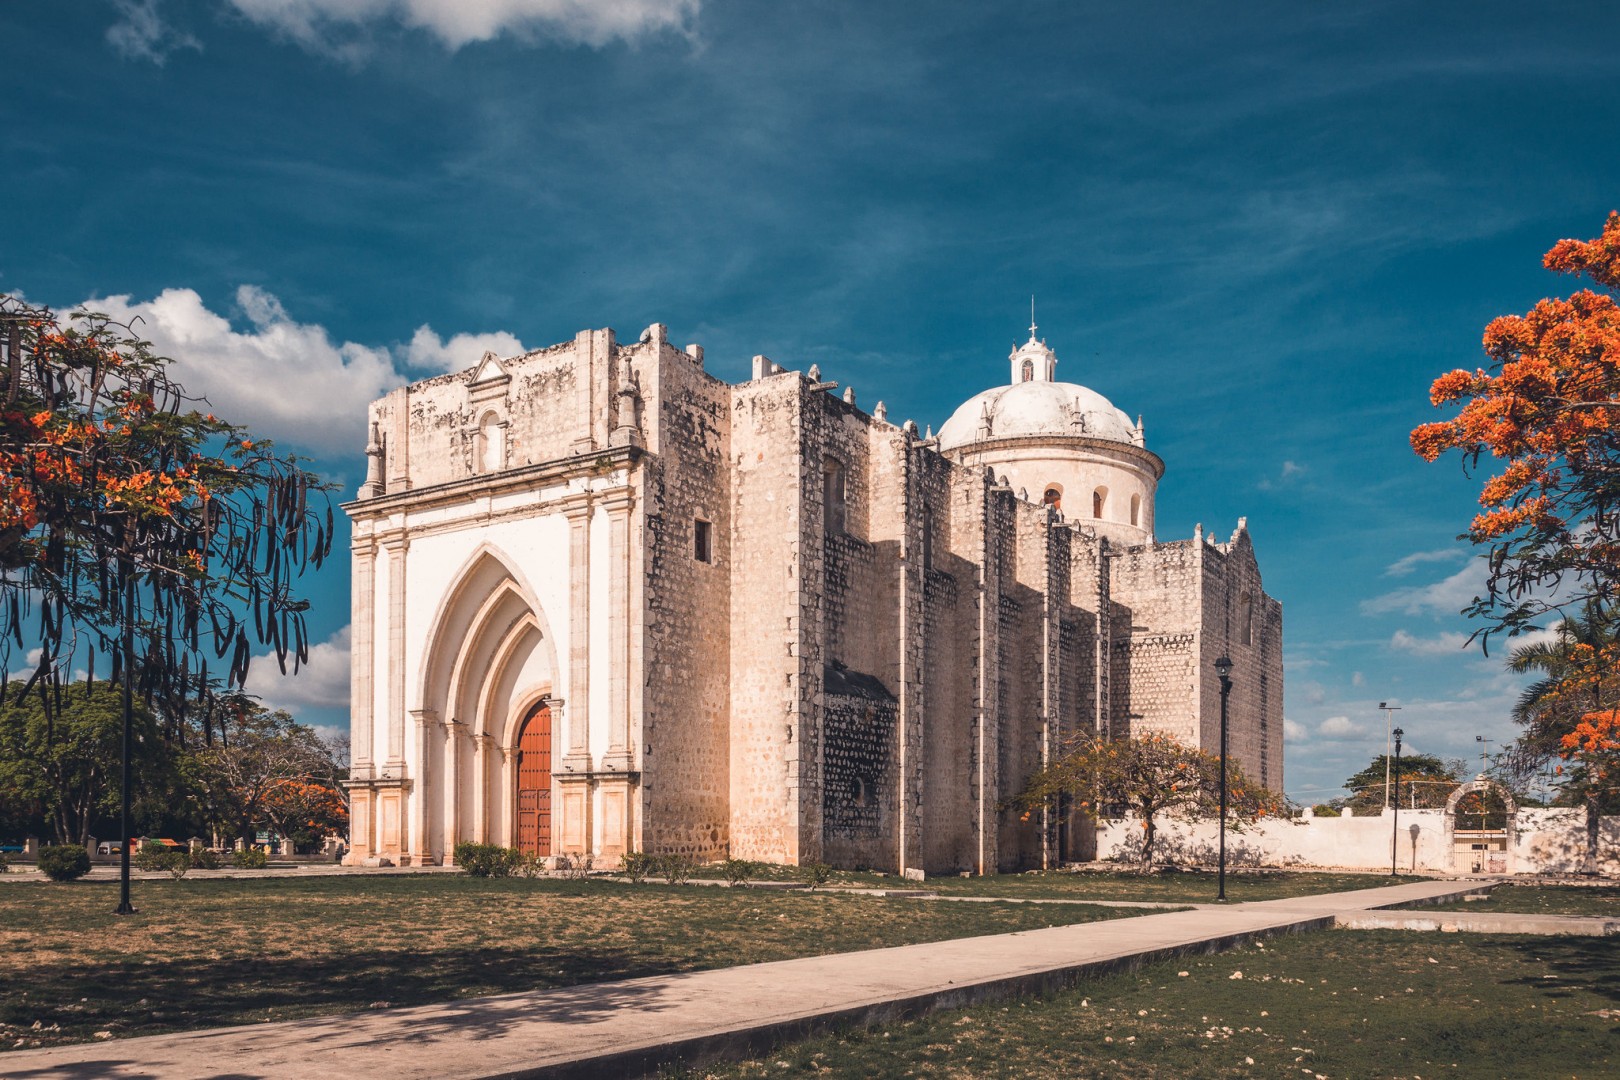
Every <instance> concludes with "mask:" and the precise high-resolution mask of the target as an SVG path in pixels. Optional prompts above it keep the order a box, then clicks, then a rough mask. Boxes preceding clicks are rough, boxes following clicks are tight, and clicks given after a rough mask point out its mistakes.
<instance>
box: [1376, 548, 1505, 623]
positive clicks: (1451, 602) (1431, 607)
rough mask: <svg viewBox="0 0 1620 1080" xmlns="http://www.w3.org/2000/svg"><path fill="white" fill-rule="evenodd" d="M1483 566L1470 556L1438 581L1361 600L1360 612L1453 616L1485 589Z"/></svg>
mask: <svg viewBox="0 0 1620 1080" xmlns="http://www.w3.org/2000/svg"><path fill="white" fill-rule="evenodd" d="M1486 573H1487V568H1486V566H1485V562H1484V560H1483V559H1470V560H1469V562H1468V565H1467V566H1465V567H1463V568H1462V569H1461V570H1458V571H1457V572H1456V573H1455V574H1452V575H1451V576H1450V577H1448V578H1445V579H1444V580H1442V581H1436V582H1434V583H1433V584H1430V585H1411V586H1408V587H1406V588H1402V589H1395V590H1393V591H1391V592H1387V593H1384V594H1382V595H1381V596H1375V597H1373V598H1372V599H1370V600H1363V601H1362V602H1361V613H1362V614H1363V615H1387V614H1389V613H1391V612H1396V611H1398V612H1401V613H1403V614H1406V615H1456V614H1457V613H1459V612H1461V611H1462V609H1463V608H1465V607H1467V606H1468V605H1469V604H1470V603H1472V602H1473V599H1474V597H1476V596H1478V595H1480V594H1481V593H1483V592H1484V591H1485V577H1486Z"/></svg>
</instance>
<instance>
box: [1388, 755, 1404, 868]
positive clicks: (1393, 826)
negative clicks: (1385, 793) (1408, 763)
mask: <svg viewBox="0 0 1620 1080" xmlns="http://www.w3.org/2000/svg"><path fill="white" fill-rule="evenodd" d="M1392 734H1393V735H1394V736H1395V817H1394V819H1393V820H1392V821H1391V823H1390V827H1389V876H1390V877H1395V876H1397V874H1398V871H1397V870H1396V868H1395V845H1396V844H1397V843H1398V842H1399V841H1400V835H1401V828H1400V823H1401V736H1402V735H1405V734H1406V732H1404V731H1402V730H1401V729H1400V728H1396V729H1395V730H1394V732H1392Z"/></svg>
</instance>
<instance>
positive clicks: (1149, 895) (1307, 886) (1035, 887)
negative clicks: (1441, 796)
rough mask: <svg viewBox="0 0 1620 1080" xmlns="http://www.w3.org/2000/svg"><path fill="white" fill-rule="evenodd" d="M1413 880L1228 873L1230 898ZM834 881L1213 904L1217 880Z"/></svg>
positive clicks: (1003, 877)
mask: <svg viewBox="0 0 1620 1080" xmlns="http://www.w3.org/2000/svg"><path fill="white" fill-rule="evenodd" d="M1413 880H1416V879H1414V878H1401V879H1395V878H1391V877H1390V876H1389V875H1387V874H1348V873H1303V872H1299V871H1286V870H1259V871H1254V870H1244V871H1239V872H1234V871H1232V870H1228V871H1227V874H1226V899H1227V901H1228V902H1229V903H1230V902H1242V901H1246V900H1278V899H1281V898H1283V897H1289V896H1310V895H1315V894H1318V893H1329V892H1345V891H1349V890H1352V889H1376V888H1378V887H1380V886H1382V885H1392V884H1397V883H1398V881H1413ZM832 884H833V885H835V886H837V885H859V886H869V887H872V888H887V889H902V888H923V889H927V890H929V891H930V892H937V893H940V894H941V895H945V896H1005V897H1008V898H1018V899H1026V900H1037V899H1039V900H1081V901H1084V900H1146V901H1151V902H1153V903H1170V904H1212V903H1214V902H1215V894H1216V880H1215V873H1214V872H1213V871H1209V872H1204V871H1197V872H1187V871H1160V872H1158V873H1153V874H1136V873H1131V872H1129V871H1113V870H1082V871H1065V870H1047V871H1031V872H1029V873H1024V874H995V875H991V876H987V877H966V878H964V877H937V878H929V879H928V880H927V881H925V882H921V883H918V882H911V881H904V880H901V879H900V878H897V877H893V876H889V877H880V876H878V875H876V874H836V875H834V879H833V881H832Z"/></svg>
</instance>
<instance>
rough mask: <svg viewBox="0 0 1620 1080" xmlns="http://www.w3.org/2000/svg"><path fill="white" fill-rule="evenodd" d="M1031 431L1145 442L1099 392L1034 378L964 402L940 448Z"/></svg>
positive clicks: (942, 431) (941, 437)
mask: <svg viewBox="0 0 1620 1080" xmlns="http://www.w3.org/2000/svg"><path fill="white" fill-rule="evenodd" d="M987 429H988V430H987ZM1029 435H1068V436H1082V437H1084V438H1090V439H1105V440H1107V441H1109V442H1119V443H1125V444H1127V445H1130V446H1141V445H1142V442H1141V435H1140V433H1139V431H1138V429H1137V426H1136V424H1134V423H1133V422H1132V421H1131V418H1130V417H1129V416H1128V415H1126V413H1124V412H1123V411H1121V410H1119V409H1116V408H1114V406H1113V403H1112V402H1110V401H1109V400H1108V399H1107V398H1105V397H1103V396H1102V395H1101V394H1099V393H1097V391H1095V390H1092V389H1090V388H1089V387H1085V386H1081V385H1079V384H1078V383H1066V382H1045V381H1041V380H1032V381H1030V382H1019V383H1014V384H1012V385H1011V386H997V387H993V388H991V389H989V390H986V391H984V392H983V393H982V394H975V395H974V396H973V397H971V398H969V399H968V400H967V401H965V402H963V403H962V406H961V407H960V408H958V409H957V410H956V411H955V412H954V413H952V414H951V418H950V419H949V420H947V421H945V426H943V427H941V428H940V429H939V448H940V450H942V451H943V450H953V449H955V448H956V447H958V446H963V445H965V444H967V443H974V442H983V441H984V440H986V439H1010V438H1017V437H1019V436H1029Z"/></svg>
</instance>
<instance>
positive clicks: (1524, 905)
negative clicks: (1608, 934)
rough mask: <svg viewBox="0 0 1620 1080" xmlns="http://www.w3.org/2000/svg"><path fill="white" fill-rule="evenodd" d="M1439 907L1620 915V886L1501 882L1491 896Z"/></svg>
mask: <svg viewBox="0 0 1620 1080" xmlns="http://www.w3.org/2000/svg"><path fill="white" fill-rule="evenodd" d="M1434 910H1438V911H1477V912H1480V913H1482V914H1483V913H1487V912H1489V913H1493V914H1495V913H1500V914H1508V913H1511V914H1515V915H1600V916H1601V915H1607V916H1611V917H1615V918H1620V886H1616V885H1498V886H1497V887H1496V888H1495V889H1492V890H1491V894H1490V899H1489V900H1468V901H1458V902H1456V903H1451V904H1443V905H1439V906H1437V907H1436V908H1434Z"/></svg>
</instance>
